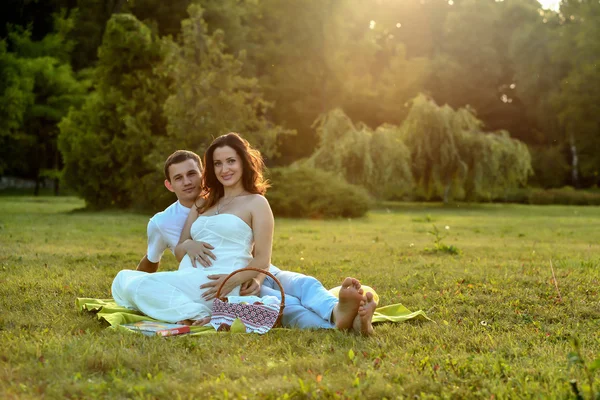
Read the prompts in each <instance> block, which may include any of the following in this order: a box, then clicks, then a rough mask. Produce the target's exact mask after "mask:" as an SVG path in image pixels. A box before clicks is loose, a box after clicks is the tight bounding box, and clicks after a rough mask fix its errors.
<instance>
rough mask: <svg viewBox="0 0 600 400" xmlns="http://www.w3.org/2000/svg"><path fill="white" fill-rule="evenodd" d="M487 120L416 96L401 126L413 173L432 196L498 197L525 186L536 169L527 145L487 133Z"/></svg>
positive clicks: (500, 133) (446, 200)
mask: <svg viewBox="0 0 600 400" xmlns="http://www.w3.org/2000/svg"><path fill="white" fill-rule="evenodd" d="M482 125H483V124H482V122H481V121H479V120H478V119H477V118H476V117H475V115H474V114H473V112H472V111H470V110H469V109H460V110H457V111H454V110H453V109H452V108H451V107H450V106H448V105H445V106H443V107H439V106H437V105H436V104H435V103H434V102H433V101H432V100H429V99H427V98H426V97H425V96H423V95H420V96H417V97H416V98H415V99H414V100H413V102H412V107H411V110H410V112H409V114H408V116H407V118H406V120H405V122H404V123H403V125H402V131H403V136H402V137H403V140H404V141H405V142H406V145H407V146H408V147H409V149H410V151H411V157H412V169H413V175H414V177H415V180H416V182H417V184H418V185H419V187H421V188H422V189H423V190H424V193H425V195H426V196H427V197H428V198H429V197H432V196H436V197H439V198H442V199H443V200H444V202H448V201H449V199H450V196H451V190H453V191H454V192H456V196H455V197H456V198H463V197H466V198H467V199H482V198H483V199H488V200H491V199H493V198H497V197H499V195H500V194H501V193H504V192H506V191H507V190H508V189H510V188H514V187H518V186H519V185H525V183H526V182H527V178H528V177H529V175H531V173H532V169H531V157H530V155H529V151H528V149H527V146H526V145H525V144H523V143H522V142H520V141H518V140H514V139H511V138H510V136H509V134H508V133H507V132H495V133H485V132H482V131H481V129H482Z"/></svg>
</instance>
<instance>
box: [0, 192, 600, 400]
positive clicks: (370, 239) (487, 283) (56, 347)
mask: <svg viewBox="0 0 600 400" xmlns="http://www.w3.org/2000/svg"><path fill="white" fill-rule="evenodd" d="M83 205H84V204H83V202H82V201H81V200H78V199H76V198H64V197H63V198H53V197H41V198H32V197H0V266H1V270H0V344H1V346H0V398H40V397H45V398H110V399H113V398H173V399H178V398H182V399H186V398H244V397H247V398H279V397H281V398H285V397H288V396H289V397H324V398H358V397H363V398H383V397H387V398H396V397H400V398H403V397H405V398H437V397H442V398H464V397H469V398H486V399H489V398H493V397H495V398H529V397H535V398H538V397H541V398H565V397H569V396H573V392H572V390H571V387H570V384H569V381H570V380H571V379H576V380H577V385H578V387H579V388H580V390H581V391H582V394H583V396H584V397H586V398H589V396H590V388H589V384H588V383H589V379H588V378H587V377H586V375H585V373H584V372H583V370H582V369H581V368H576V367H573V366H570V365H569V362H568V357H567V356H568V354H569V352H571V351H572V349H573V348H572V345H571V338H572V337H577V338H579V340H580V342H581V354H582V356H583V358H584V359H585V360H586V361H587V363H588V364H591V363H592V361H593V360H594V359H596V358H598V357H600V295H599V290H600V257H599V254H600V252H599V250H600V228H599V227H600V209H599V208H598V207H563V206H543V207H535V206H520V205H464V204H461V205H459V206H458V205H455V206H451V207H443V206H440V205H435V204H389V209H385V210H377V211H373V212H371V213H369V214H368V216H367V217H366V218H362V219H355V220H345V219H343V220H335V221H310V220H289V219H277V221H276V228H275V230H276V232H275V242H274V248H273V263H274V264H275V265H277V266H279V267H282V268H284V269H289V270H295V271H301V272H304V273H306V274H311V275H314V276H316V277H318V278H319V279H320V280H321V281H322V282H323V283H324V284H325V285H326V286H336V285H338V284H339V283H340V282H341V280H342V279H343V278H344V277H346V276H354V277H357V278H359V279H360V280H361V281H362V282H363V283H364V284H368V285H370V286H373V287H375V288H376V290H377V292H378V293H379V295H380V297H381V305H387V304H392V303H398V302H401V303H403V304H404V305H405V306H407V307H408V308H409V309H411V310H417V309H422V310H424V311H426V312H427V314H428V315H429V316H430V317H431V318H432V319H433V320H434V321H435V322H408V323H400V324H382V325H376V334H375V336H374V337H373V338H362V337H357V336H353V335H348V334H344V333H341V332H337V331H295V330H293V331H292V330H277V331H272V332H270V333H269V334H267V335H266V336H258V335H243V334H229V333H223V334H218V335H208V336H206V335H205V336H200V337H179V338H158V337H156V338H149V337H145V336H142V335H134V334H127V333H123V332H118V331H113V330H111V329H106V327H105V326H103V325H102V324H101V323H100V322H99V321H98V320H96V319H95V317H94V316H92V315H90V314H88V313H79V312H77V310H76V307H75V299H76V298H77V297H101V298H105V297H108V296H109V289H110V284H111V281H112V278H113V277H114V276H115V274H116V273H117V271H119V270H120V269H124V268H135V265H136V264H137V261H138V260H139V259H140V258H141V257H142V256H143V255H144V253H145V242H146V239H145V230H146V223H147V220H148V217H149V216H148V215H139V214H133V213H127V212H117V211H114V212H99V213H95V212H94V213H92V212H87V211H78V209H80V208H81V207H83ZM433 224H435V225H436V226H437V227H438V228H439V229H440V231H442V232H444V233H448V236H447V237H446V238H445V239H444V240H443V241H442V243H443V244H446V245H454V246H455V247H456V248H458V249H459V250H460V255H451V254H447V253H444V252H431V251H426V249H427V248H430V249H431V248H433V244H434V243H433V237H432V236H431V235H429V234H428V233H427V232H428V231H429V230H431V229H432V225H433ZM446 226H448V227H449V229H448V230H446V229H445V227H446ZM550 260H552V263H553V265H554V269H555V273H556V280H557V282H558V288H559V290H560V294H561V295H562V301H559V298H558V294H557V289H556V287H555V284H554V280H553V277H552V270H551V267H550ZM163 261H164V263H163V266H164V267H167V268H176V263H175V260H174V257H172V256H171V255H169V254H166V255H165V257H164V258H163ZM350 350H352V352H350ZM349 353H353V354H354V355H355V356H354V357H353V358H351V357H350V356H349ZM598 363H599V364H600V361H599V362H598ZM596 372H600V371H596ZM595 390H596V392H598V391H600V379H598V374H596V383H595ZM415 396H417V397H415Z"/></svg>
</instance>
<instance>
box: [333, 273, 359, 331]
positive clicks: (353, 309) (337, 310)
mask: <svg viewBox="0 0 600 400" xmlns="http://www.w3.org/2000/svg"><path fill="white" fill-rule="evenodd" d="M339 298H340V301H339V303H338V304H337V305H336V306H335V307H334V309H333V321H334V323H335V327H336V328H337V329H342V330H346V329H350V328H351V327H352V322H353V321H354V317H356V314H357V312H358V307H359V306H360V302H361V301H362V300H363V298H364V296H363V290H362V289H361V288H360V282H359V281H358V280H356V279H354V278H346V279H344V282H342V288H341V289H340V294H339Z"/></svg>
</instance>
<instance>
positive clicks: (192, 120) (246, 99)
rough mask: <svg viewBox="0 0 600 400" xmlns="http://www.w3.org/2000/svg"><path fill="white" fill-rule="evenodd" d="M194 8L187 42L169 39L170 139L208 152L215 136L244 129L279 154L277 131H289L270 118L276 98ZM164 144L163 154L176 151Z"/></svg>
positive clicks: (247, 136) (167, 110) (256, 143)
mask: <svg viewBox="0 0 600 400" xmlns="http://www.w3.org/2000/svg"><path fill="white" fill-rule="evenodd" d="M189 13H190V18H189V19H186V20H184V21H183V22H182V39H181V44H178V43H176V42H174V41H172V40H169V39H167V40H166V45H167V48H168V49H167V55H166V58H165V61H164V63H163V68H165V70H166V74H167V75H168V76H169V78H170V79H171V82H172V83H171V87H170V89H171V90H170V91H171V94H170V95H169V97H168V98H167V100H166V102H165V106H164V107H165V114H166V115H167V120H168V123H167V133H168V136H167V137H166V138H165V140H167V141H169V142H170V144H175V145H176V146H178V147H177V148H187V149H192V150H195V151H198V152H199V153H202V150H203V149H204V148H206V147H208V145H209V144H210V142H211V141H212V139H213V138H214V137H216V136H219V135H222V134H225V133H227V132H239V133H241V134H242V135H243V136H244V138H245V139H247V140H248V141H249V142H250V143H252V144H253V146H255V147H257V148H259V149H260V150H261V152H262V153H263V154H264V155H265V156H266V157H272V156H274V155H275V154H276V152H277V150H276V145H277V143H276V139H277V135H279V134H280V133H283V132H284V131H283V130H282V129H281V128H280V127H278V126H276V125H273V124H272V123H271V122H269V121H268V120H267V118H266V114H267V112H268V110H269V108H271V104H270V103H268V102H266V101H264V99H263V97H262V93H261V91H260V87H259V86H258V84H257V81H256V79H246V78H243V77H241V76H240V74H241V71H242V59H241V58H235V57H233V56H231V55H228V54H225V52H224V42H223V32H222V31H219V30H218V31H215V32H214V33H213V34H212V35H211V36H209V35H208V34H207V29H206V24H205V22H204V20H203V19H202V9H201V8H199V7H198V6H190V9H189ZM158 147H159V148H161V153H163V154H161V155H163V156H164V155H165V153H166V155H168V154H170V153H171V151H170V149H164V146H158ZM173 150H174V149H173ZM165 158H166V156H165Z"/></svg>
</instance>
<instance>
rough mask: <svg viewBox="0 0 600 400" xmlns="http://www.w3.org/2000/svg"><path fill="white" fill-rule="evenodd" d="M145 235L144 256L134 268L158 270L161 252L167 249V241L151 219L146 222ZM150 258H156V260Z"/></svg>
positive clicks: (148, 270)
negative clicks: (146, 247)
mask: <svg viewBox="0 0 600 400" xmlns="http://www.w3.org/2000/svg"><path fill="white" fill-rule="evenodd" d="M147 235H148V250H147V251H146V255H145V256H144V258H142V259H141V260H140V262H139V264H138V266H137V268H136V269H137V270H138V271H144V272H150V273H152V272H156V271H158V267H159V266H160V258H161V256H162V253H163V252H164V251H165V250H166V249H167V242H166V241H165V239H164V238H163V234H162V232H161V231H160V228H159V227H158V225H157V224H156V223H155V222H154V221H153V220H150V221H149V222H148V228H147ZM151 260H156V262H153V261H151Z"/></svg>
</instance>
